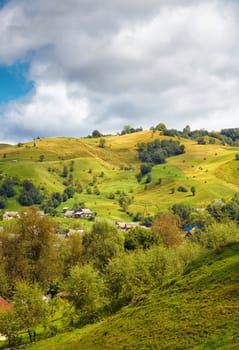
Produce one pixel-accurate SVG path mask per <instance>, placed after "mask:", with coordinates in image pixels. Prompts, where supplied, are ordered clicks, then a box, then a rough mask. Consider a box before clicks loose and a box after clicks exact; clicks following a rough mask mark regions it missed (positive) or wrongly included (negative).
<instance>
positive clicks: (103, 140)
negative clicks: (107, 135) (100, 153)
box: [99, 138, 106, 148]
mask: <svg viewBox="0 0 239 350" xmlns="http://www.w3.org/2000/svg"><path fill="white" fill-rule="evenodd" d="M105 144H106V141H105V139H102V138H101V139H100V141H99V147H101V148H105Z"/></svg>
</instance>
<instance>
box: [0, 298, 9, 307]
mask: <svg viewBox="0 0 239 350" xmlns="http://www.w3.org/2000/svg"><path fill="white" fill-rule="evenodd" d="M9 308H10V304H9V303H8V302H7V301H6V300H5V299H4V298H3V297H1V296H0V310H2V309H4V310H6V309H9Z"/></svg>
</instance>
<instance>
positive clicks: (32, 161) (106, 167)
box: [0, 131, 239, 220]
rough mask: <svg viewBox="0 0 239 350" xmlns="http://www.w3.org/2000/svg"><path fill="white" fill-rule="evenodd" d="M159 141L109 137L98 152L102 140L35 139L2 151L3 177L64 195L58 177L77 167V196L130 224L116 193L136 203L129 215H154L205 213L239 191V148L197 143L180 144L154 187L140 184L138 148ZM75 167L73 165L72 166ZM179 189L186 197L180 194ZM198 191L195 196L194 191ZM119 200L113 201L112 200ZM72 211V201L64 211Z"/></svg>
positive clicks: (11, 204)
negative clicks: (182, 208) (173, 210)
mask: <svg viewBox="0 0 239 350" xmlns="http://www.w3.org/2000/svg"><path fill="white" fill-rule="evenodd" d="M157 138H160V139H169V138H170V139H175V140H178V139H179V138H178V137H174V138H172V137H166V136H161V135H160V133H159V132H152V131H142V132H137V133H133V134H126V135H120V136H119V135H113V136H105V137H104V139H105V146H104V147H100V144H99V140H100V139H99V138H90V137H89V138H79V139H77V138H64V137H59V138H48V139H37V140H34V141H32V142H29V143H24V144H22V143H19V144H18V145H16V146H11V145H0V159H1V160H0V175H1V178H2V179H3V178H4V177H6V176H11V177H17V178H18V179H20V180H25V179H29V180H31V181H32V182H33V183H34V184H35V185H36V186H39V187H40V188H42V189H44V191H47V192H49V193H51V192H57V191H59V192H62V191H63V190H64V188H65V186H64V184H63V179H62V177H61V176H60V174H61V172H62V169H63V168H64V166H67V167H70V165H71V164H73V163H74V170H73V171H72V177H73V179H74V181H75V180H78V181H79V182H80V183H81V185H82V187H83V192H82V193H81V194H79V195H76V198H77V200H80V201H82V202H84V203H85V205H86V206H87V207H90V208H91V209H92V210H93V211H95V212H97V215H98V216H100V217H101V216H102V217H109V216H110V217H111V218H112V219H114V220H130V218H129V216H128V215H127V214H126V213H124V212H123V211H122V210H121V209H120V207H119V204H118V199H117V192H120V191H124V192H125V193H127V194H129V196H131V197H133V201H132V204H131V205H130V206H129V208H128V211H129V212H131V213H137V212H141V213H143V214H144V215H147V214H149V215H153V214H155V213H156V212H158V211H160V210H164V209H166V208H168V207H170V206H172V205H173V204H175V203H181V202H185V203H190V204H192V205H194V206H196V207H205V206H206V205H207V204H208V203H210V202H211V201H212V200H214V199H218V198H222V197H223V198H230V197H231V196H232V195H233V194H234V193H235V192H237V191H238V186H239V177H238V171H239V170H238V169H239V162H238V161H237V160H236V159H235V155H236V154H237V153H238V150H239V148H238V147H230V146H222V145H219V144H210V145H199V144H197V142H196V141H193V140H189V139H183V138H180V139H179V141H180V143H182V144H184V145H185V149H186V152H185V153H184V154H181V155H178V156H174V157H170V158H168V159H167V162H166V163H165V164H160V165H156V166H154V167H153V170H152V181H151V182H150V183H149V184H145V178H143V179H142V181H141V182H140V183H138V182H137V180H136V175H137V173H138V172H139V169H140V164H141V163H140V162H139V160H138V153H137V144H138V143H140V142H151V141H152V140H155V139H157ZM72 162H73V163H72ZM92 182H94V186H97V187H98V189H99V192H100V194H95V193H94V191H92V192H93V193H92V194H88V193H87V191H86V189H87V187H89V186H92ZM179 186H183V187H185V188H186V189H187V190H188V192H184V193H182V192H178V191H177V189H178V187H179ZM192 186H194V187H195V189H196V195H195V196H192V193H191V192H190V188H191V187H192ZM111 193H114V194H116V196H115V198H114V199H110V198H109V197H110V194H111ZM65 205H67V206H69V207H70V206H72V205H73V200H72V199H71V200H69V201H68V202H67V203H64V205H62V206H61V207H59V208H58V210H59V212H61V210H62V207H63V206H65ZM8 208H9V209H12V210H13V209H19V208H20V205H19V204H18V202H17V201H16V199H15V198H14V199H11V198H10V199H9V200H8Z"/></svg>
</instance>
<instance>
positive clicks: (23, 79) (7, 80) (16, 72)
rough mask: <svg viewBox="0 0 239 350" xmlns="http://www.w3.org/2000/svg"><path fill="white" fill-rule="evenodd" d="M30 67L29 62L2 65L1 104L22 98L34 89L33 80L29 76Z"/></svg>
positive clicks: (0, 80) (0, 78)
mask: <svg viewBox="0 0 239 350" xmlns="http://www.w3.org/2000/svg"><path fill="white" fill-rule="evenodd" d="M28 69H29V65H28V64H19V63H18V64H15V65H12V66H1V65H0V104H3V103H6V102H8V101H11V100H15V99H17V98H20V97H22V96H24V95H26V94H28V93H29V92H30V91H31V90H32V88H33V82H32V81H29V80H28V78H27V76H28Z"/></svg>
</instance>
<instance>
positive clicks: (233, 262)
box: [27, 243, 239, 350]
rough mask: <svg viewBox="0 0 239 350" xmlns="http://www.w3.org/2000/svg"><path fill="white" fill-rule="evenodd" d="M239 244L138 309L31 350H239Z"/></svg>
mask: <svg viewBox="0 0 239 350" xmlns="http://www.w3.org/2000/svg"><path fill="white" fill-rule="evenodd" d="M238 271H239V244H238V243H234V244H230V245H228V246H226V247H224V248H222V249H220V250H216V251H212V252H210V253H207V254H205V255H204V256H202V257H201V258H199V259H197V260H196V261H194V262H193V263H191V264H190V265H189V266H188V268H187V270H186V271H185V273H184V275H183V276H182V277H181V278H179V279H177V280H174V281H172V282H171V283H169V284H168V285H166V286H164V287H163V288H162V289H160V290H154V291H152V293H151V294H150V295H149V296H147V297H145V298H144V300H141V301H140V302H138V303H137V304H135V305H131V306H129V307H125V308H124V309H122V311H121V312H119V313H118V314H117V315H115V316H112V317H110V318H107V319H106V320H104V321H102V322H100V323H98V324H95V325H91V326H87V327H84V328H82V329H81V330H77V331H74V332H70V333H65V334H61V335H59V336H56V337H54V338H51V339H48V340H45V341H41V342H39V343H36V344H33V345H31V346H29V347H27V349H28V350H45V349H48V350H73V349H74V350H78V349H79V350H90V349H92V350H101V349H109V350H114V349H115V350H120V349H137V350H138V349H165V350H166V349H168V350H173V349H174V350H176V349H177V350H186V349H195V350H209V349H215V350H236V349H238V348H239V327H238V326H239V288H238V287H239V272H238Z"/></svg>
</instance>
